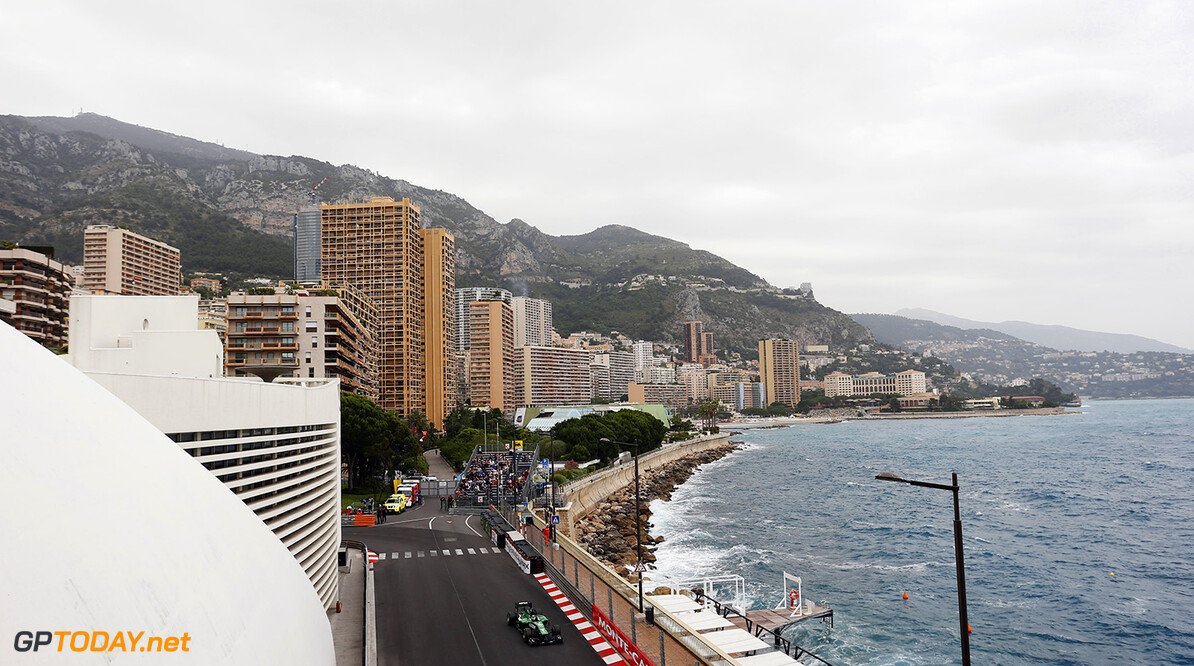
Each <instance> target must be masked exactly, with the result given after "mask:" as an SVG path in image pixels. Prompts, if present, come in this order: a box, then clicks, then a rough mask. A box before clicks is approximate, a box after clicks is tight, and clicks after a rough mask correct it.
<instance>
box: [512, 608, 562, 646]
mask: <svg viewBox="0 0 1194 666" xmlns="http://www.w3.org/2000/svg"><path fill="white" fill-rule="evenodd" d="M506 624H508V625H510V626H511V627H514V628H515V629H518V633H520V634H522V640H524V641H526V644H527V645H532V646H534V645H547V644H550V643H563V642H564V636H563V635H562V634H561V633H560V627H559V626H558V625H554V624H548V623H547V616H545V615H543V614H542V613H540V612H539V611H537V610H535V607H534V606H532V605H531V602H529V601H520V602H518V603H516V604H514V612H513V613H506Z"/></svg>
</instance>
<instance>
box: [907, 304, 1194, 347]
mask: <svg viewBox="0 0 1194 666" xmlns="http://www.w3.org/2000/svg"><path fill="white" fill-rule="evenodd" d="M895 314H896V315H898V316H901V317H907V318H909V319H920V320H925V321H931V322H936V323H938V324H943V325H945V326H954V327H957V328H963V329H988V330H993V331H999V332H1001V333H1006V334H1008V335H1011V336H1015V337H1017V338H1020V339H1021V340H1027V341H1029V342H1035V343H1036V344H1038V345H1041V346H1044V347H1051V348H1053V349H1065V350H1071V349H1072V350H1075V351H1093V352H1099V351H1109V352H1116V353H1119V354H1131V353H1133V352H1138V351H1152V352H1172V353H1175V354H1191V353H1194V350H1190V349H1185V348H1183V347H1178V346H1177V345H1171V344H1168V343H1165V342H1160V341H1158V340H1153V339H1151V338H1145V337H1142V336H1139V335H1128V334H1124V333H1099V332H1096V331H1084V330H1082V329H1078V328H1070V327H1069V326H1049V325H1043V324H1032V323H1029V322H1026V321H1004V322H999V323H997V324H996V323H991V322H982V321H972V320H970V319H962V318H961V317H954V316H952V315H947V314H942V313H940V312H934V311H932V310H924V309H921V308H904V309H902V310H899V311H897V312H896V313H895Z"/></svg>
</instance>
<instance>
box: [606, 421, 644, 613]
mask: <svg viewBox="0 0 1194 666" xmlns="http://www.w3.org/2000/svg"><path fill="white" fill-rule="evenodd" d="M599 441H602V442H605V443H607V444H617V445H618V446H629V447H630V448H632V449H634V537H635V539H636V541H637V543H638V562H637V563H636V564H635V567H634V568H635V570H636V571H637V572H638V612H640V613H641V612H643V526H642V515H643V512H642V508H641V507H640V506H639V481H638V444H631V443H630V442H615V441H613V440H611V439H609V438H608V437H602V438H601V439H600V440H599Z"/></svg>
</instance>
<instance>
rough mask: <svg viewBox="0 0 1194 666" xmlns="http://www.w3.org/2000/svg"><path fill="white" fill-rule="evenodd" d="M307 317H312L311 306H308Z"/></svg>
mask: <svg viewBox="0 0 1194 666" xmlns="http://www.w3.org/2000/svg"><path fill="white" fill-rule="evenodd" d="M307 316H308V317H310V316H311V306H310V305H308V306H307Z"/></svg>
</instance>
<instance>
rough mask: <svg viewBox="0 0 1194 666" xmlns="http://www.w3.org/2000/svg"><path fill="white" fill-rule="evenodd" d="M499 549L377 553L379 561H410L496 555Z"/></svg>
mask: <svg viewBox="0 0 1194 666" xmlns="http://www.w3.org/2000/svg"><path fill="white" fill-rule="evenodd" d="M501 552H502V549H501V548H494V547H492V546H486V547H483V548H445V549H443V550H400V551H398V552H394V553H378V554H377V559H378V561H381V560H410V559H417V558H420V557H468V556H469V555H496V554H498V553H501Z"/></svg>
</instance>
